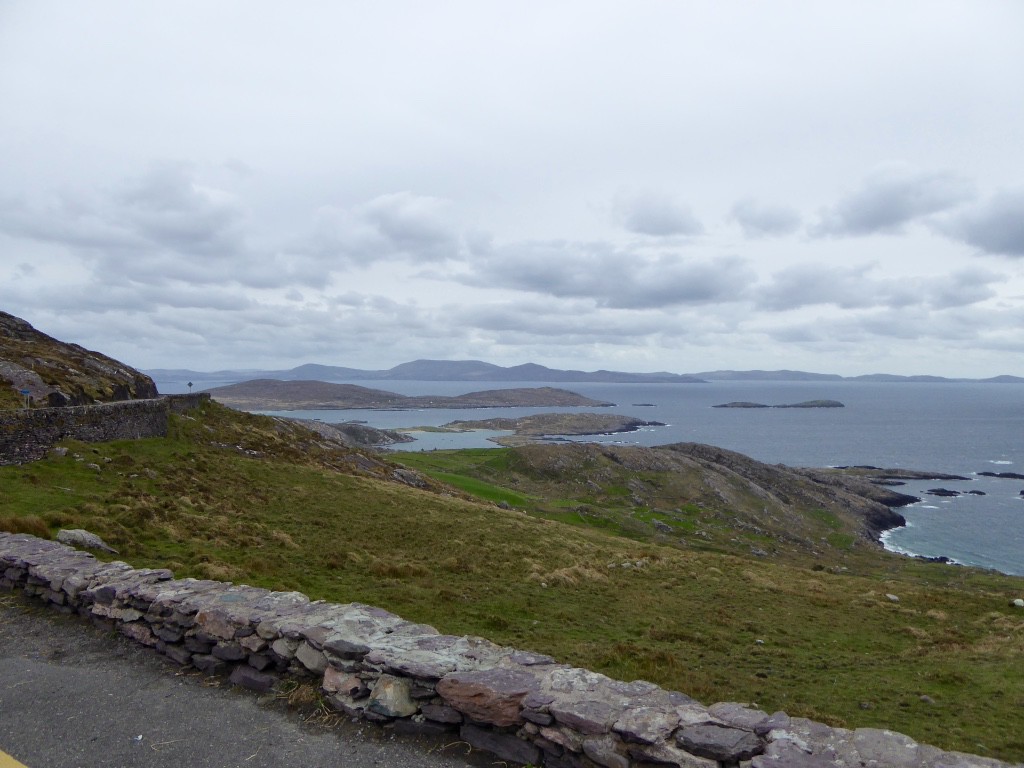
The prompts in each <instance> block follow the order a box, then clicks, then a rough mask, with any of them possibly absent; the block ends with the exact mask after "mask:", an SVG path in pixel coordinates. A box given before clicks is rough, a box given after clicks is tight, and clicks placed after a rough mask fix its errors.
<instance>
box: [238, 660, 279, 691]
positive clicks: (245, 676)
mask: <svg viewBox="0 0 1024 768" xmlns="http://www.w3.org/2000/svg"><path fill="white" fill-rule="evenodd" d="M230 680H231V683H232V684H233V685H240V686H241V687H243V688H248V689H249V690H250V691H256V692H258V693H266V692H267V691H269V690H271V689H272V688H273V687H274V685H275V684H276V683H277V678H276V677H274V676H273V675H271V674H268V673H266V672H260V671H258V670H255V669H253V668H252V667H250V666H247V665H245V664H239V665H238V666H237V667H235V668H234V669H233V670H232V671H231V677H230Z"/></svg>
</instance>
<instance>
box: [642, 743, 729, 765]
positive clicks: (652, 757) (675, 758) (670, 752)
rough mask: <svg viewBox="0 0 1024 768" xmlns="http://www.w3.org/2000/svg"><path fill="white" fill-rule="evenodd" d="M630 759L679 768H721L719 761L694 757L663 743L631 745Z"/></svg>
mask: <svg viewBox="0 0 1024 768" xmlns="http://www.w3.org/2000/svg"><path fill="white" fill-rule="evenodd" d="M627 751H628V752H629V755H630V757H632V758H634V759H635V760H636V761H639V762H644V761H646V762H650V763H659V764H662V765H665V764H667V765H671V766H677V767H678V768H719V767H718V761H716V760H709V759H707V758H706V757H698V756H697V755H692V754H690V753H689V752H686V751H685V750H683V749H680V748H679V747H677V746H675V745H673V744H668V743H666V742H662V743H660V744H629V745H627Z"/></svg>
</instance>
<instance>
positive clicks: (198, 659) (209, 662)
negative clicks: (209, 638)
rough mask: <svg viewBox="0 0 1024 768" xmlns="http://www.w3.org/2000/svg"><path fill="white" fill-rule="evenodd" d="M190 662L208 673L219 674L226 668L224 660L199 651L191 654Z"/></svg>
mask: <svg viewBox="0 0 1024 768" xmlns="http://www.w3.org/2000/svg"><path fill="white" fill-rule="evenodd" d="M192 664H193V665H194V666H195V668H196V669H198V670H199V671H200V672H205V673H206V674H208V675H219V674H221V673H222V672H224V671H226V670H227V668H228V664H227V662H226V661H222V660H221V659H218V658H217V657H216V656H211V655H209V654H201V653H197V654H195V655H193V656H192Z"/></svg>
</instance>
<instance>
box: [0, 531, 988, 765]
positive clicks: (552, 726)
mask: <svg viewBox="0 0 1024 768" xmlns="http://www.w3.org/2000/svg"><path fill="white" fill-rule="evenodd" d="M0 569H2V570H0V574H2V577H0V588H3V589H7V590H14V589H18V590H22V591H24V592H25V594H27V595H29V596H34V597H36V598H39V599H42V600H45V601H47V602H49V603H51V604H52V605H53V606H55V607H56V608H58V609H59V610H62V611H64V612H67V613H78V614H81V615H82V616H85V617H89V618H91V619H93V620H94V621H96V622H98V623H100V624H101V625H105V626H108V627H109V628H111V629H116V630H117V631H119V632H120V633H121V634H123V635H125V636H127V637H130V638H132V639H134V640H136V641H138V642H140V643H142V644H143V645H147V646H150V647H152V648H154V649H156V650H157V651H158V652H160V653H163V654H164V655H166V656H168V657H169V658H171V659H172V660H174V661H175V662H177V663H179V664H182V665H191V666H193V667H196V668H198V669H200V670H202V671H204V672H207V673H210V674H224V675H230V679H231V681H232V682H233V683H235V684H237V685H240V686H243V687H246V688H250V689H254V690H259V691H267V690H270V689H271V688H272V687H273V686H274V685H276V684H277V682H278V681H279V680H280V679H281V678H282V676H285V675H289V676H298V677H304V678H309V679H312V680H315V681H317V682H318V684H319V685H320V687H321V689H322V691H323V693H324V695H325V696H326V701H327V702H328V703H329V705H330V706H331V707H333V708H335V709H336V710H338V711H340V712H344V713H345V714H347V715H349V716H352V717H357V718H362V719H366V720H370V721H373V722H377V723H388V722H396V723H397V722H401V723H404V724H405V725H404V727H405V728H406V729H408V730H420V731H423V732H431V733H446V732H452V733H453V734H454V733H457V734H458V738H460V739H461V740H463V741H466V742H468V743H469V744H471V745H473V747H475V748H477V749H483V750H487V751H490V752H492V753H494V754H495V755H497V756H498V757H499V758H500V759H502V760H506V761H511V762H515V763H532V764H535V765H544V766H551V767H552V768H592V766H595V765H597V766H605V767H606V768H630V767H631V766H650V765H660V766H676V767H677V768H719V766H723V767H725V766H738V765H740V764H741V763H742V764H743V765H749V766H750V767H751V768H784V767H787V766H794V767H797V768H804V767H806V768H819V767H821V768H823V767H824V766H834V765H846V766H870V765H877V766H883V765H893V766H897V765H898V766H901V767H903V768H996V767H997V766H1004V765H1006V764H1005V763H1001V762H999V761H996V760H991V759H987V758H982V757H977V756H974V755H968V754H963V753H958V752H943V751H942V750H940V749H938V748H936V747H931V746H928V745H924V744H919V743H917V742H915V741H914V740H913V739H911V738H909V737H907V736H904V735H902V734H898V733H894V732H891V731H886V730H878V729H873V728H859V729H856V730H848V729H845V728H831V727H829V726H826V725H823V724H821V723H817V722H814V721H811V720H807V719H804V718H799V717H790V716H789V715H787V714H786V713H784V712H776V713H774V714H769V713H767V712H763V711H760V710H757V709H754V708H751V707H748V706H745V705H742V704H737V703H720V704H714V705H711V706H704V705H703V704H700V703H699V702H697V701H695V700H693V699H691V698H690V697H689V696H686V695H684V694H682V693H676V692H672V691H665V690H662V689H661V688H658V687H657V686H655V685H653V684H652V683H647V682H644V681H634V682H631V683H625V682H621V681H618V680H613V679H611V678H608V677H605V676H604V675H600V674H597V673H594V672H590V671H587V670H584V669H576V668H572V667H569V666H567V665H564V664H558V663H557V662H555V661H554V660H553V659H551V658H549V657H547V656H542V655H539V654H535V653H529V652H524V651H518V650H516V649H514V648H508V647H503V646H498V645H495V644H493V643H490V642H488V641H487V640H484V639H483V638H478V637H456V636H452V635H442V634H440V633H439V632H438V631H437V630H436V629H434V628H433V627H429V626H427V625H424V624H415V623H412V622H409V621H406V620H404V619H402V618H401V617H399V616H396V615H394V614H392V613H388V612H387V611H384V610H381V609H379V608H373V607H370V606H366V605H361V604H358V603H350V604H347V605H336V604H331V603H324V602H320V601H316V602H311V601H310V600H309V599H308V598H307V597H306V596H305V595H302V594H300V593H297V592H271V591H269V590H266V589H259V588H255V587H248V586H244V585H232V584H229V583H224V582H216V581H198V580H195V579H175V578H174V575H173V574H172V573H171V572H170V571H167V570H154V569H134V568H132V567H131V566H129V565H127V564H126V563H121V562H113V563H102V562H99V561H97V560H96V559H95V558H93V557H92V555H90V554H88V553H85V552H80V551H77V550H73V549H70V548H69V547H66V546H64V545H62V544H58V543H56V542H52V541H47V540H43V539H37V538H35V537H32V536H27V535H24V534H7V533H0ZM12 695H13V694H12Z"/></svg>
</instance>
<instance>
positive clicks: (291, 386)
mask: <svg viewBox="0 0 1024 768" xmlns="http://www.w3.org/2000/svg"><path fill="white" fill-rule="evenodd" d="M205 391H207V392H209V393H210V395H211V396H212V397H213V399H214V400H217V401H218V402H221V403H223V404H224V405H228V406H231V407H232V408H237V409H239V410H243V411H291V410H344V409H354V408H362V409H371V410H415V409H421V408H516V407H527V408H537V407H553V406H554V407H574V408H575V407H589V408H603V407H609V406H612V405H614V403H609V402H605V401H603V400H593V399H591V398H589V397H584V396H583V395H580V394H577V393H575V392H570V391H568V390H565V389H556V388H554V387H527V388H518V389H493V390H485V391H482V392H467V393H466V394H464V395H455V396H446V395H417V396H412V397H411V396H408V395H400V394H398V393H396V392H387V391H385V390H382V389H370V388H369V387H360V386H358V385H356V384H332V383H329V382H325V381H280V380H277V379H254V380H252V381H243V382H241V383H239V384H230V385H228V386H225V387H213V388H212V389H208V390H205Z"/></svg>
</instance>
